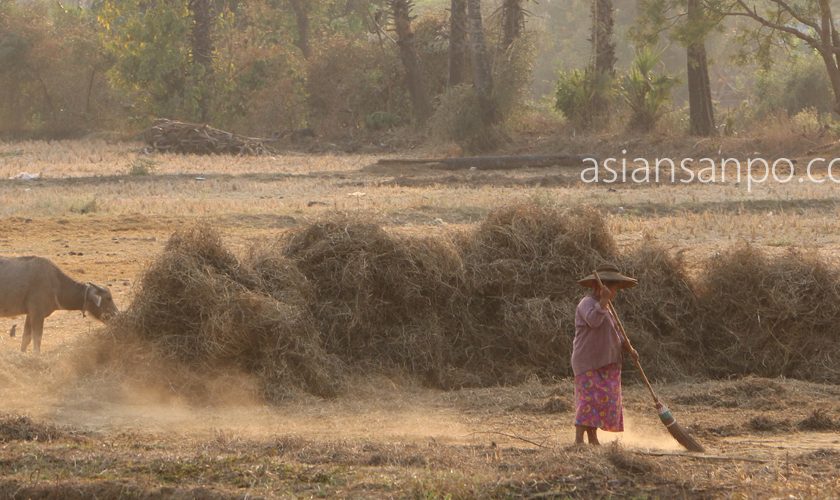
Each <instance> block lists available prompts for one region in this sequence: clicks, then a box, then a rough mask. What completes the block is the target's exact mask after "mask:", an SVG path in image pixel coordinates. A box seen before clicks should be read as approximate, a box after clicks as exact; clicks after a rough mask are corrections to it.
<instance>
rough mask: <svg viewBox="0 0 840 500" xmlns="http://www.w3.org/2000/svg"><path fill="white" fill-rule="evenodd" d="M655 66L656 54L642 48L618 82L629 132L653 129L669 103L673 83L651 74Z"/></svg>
mask: <svg viewBox="0 0 840 500" xmlns="http://www.w3.org/2000/svg"><path fill="white" fill-rule="evenodd" d="M658 64H659V54H657V53H656V52H654V51H653V49H651V48H650V47H644V48H642V49H640V50H639V51H638V52H637V53H636V58H635V59H634V60H633V65H632V66H631V67H630V70H629V71H628V72H627V74H626V75H624V77H623V78H622V79H621V95H622V97H623V98H624V100H625V102H626V103H627V105H628V106H629V107H630V112H631V116H630V122H629V123H628V127H629V128H630V129H631V130H637V131H640V132H647V131H650V130H651V129H653V127H654V126H655V125H656V122H657V120H659V118H660V117H661V116H662V113H663V112H664V111H665V105H666V104H667V103H668V102H669V101H670V99H671V89H673V88H674V85H676V84H677V79H676V78H674V77H672V76H669V75H657V74H655V73H654V69H655V68H656V66H657V65H658Z"/></svg>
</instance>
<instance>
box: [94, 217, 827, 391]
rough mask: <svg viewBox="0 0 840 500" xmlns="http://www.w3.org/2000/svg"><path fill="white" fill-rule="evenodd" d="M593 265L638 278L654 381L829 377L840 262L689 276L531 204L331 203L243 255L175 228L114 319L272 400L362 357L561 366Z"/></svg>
mask: <svg viewBox="0 0 840 500" xmlns="http://www.w3.org/2000/svg"><path fill="white" fill-rule="evenodd" d="M604 261H612V262H618V263H619V265H620V266H621V267H622V268H623V269H625V270H626V271H627V272H628V273H629V274H632V275H634V276H636V277H637V278H638V279H639V282H640V284H639V286H638V287H636V288H634V289H631V290H629V291H626V292H624V293H623V294H622V295H621V296H620V300H619V302H618V303H617V308H618V310H619V311H620V312H621V314H622V316H623V319H624V322H625V324H626V327H627V329H628V333H629V334H630V335H631V336H632V338H633V341H634V344H635V345H636V347H637V349H638V350H639V352H640V353H641V355H642V360H643V363H644V365H645V367H646V369H647V370H648V372H649V375H651V376H652V377H653V378H656V379H679V378H685V377H690V376H709V375H712V376H726V375H730V374H732V373H737V374H746V373H755V374H758V375H763V376H777V375H787V376H792V377H801V378H806V379H812V380H827V381H834V382H838V381H840V372H838V369H837V368H836V360H837V359H838V357H840V351H839V350H838V349H840V348H838V343H837V333H836V331H837V330H836V329H835V327H834V318H836V317H837V315H838V308H840V305H838V304H840V300H838V299H840V276H838V273H837V271H836V270H833V269H830V268H829V267H827V266H826V265H825V264H824V263H822V262H821V261H820V260H819V259H818V258H817V257H816V256H813V255H801V254H799V253H795V252H794V253H791V254H789V255H787V256H785V257H784V258H778V259H771V258H769V257H767V256H765V255H764V254H762V253H761V252H759V251H758V250H756V249H755V248H752V247H748V246H745V247H738V248H734V249H732V250H731V251H730V252H727V253H725V254H723V255H720V256H718V257H717V258H715V259H714V260H712V261H710V262H709V264H708V266H706V269H707V272H706V273H705V274H704V275H703V276H702V277H701V278H700V279H699V281H698V282H697V283H692V282H691V280H689V278H688V277H687V275H686V273H685V270H684V265H683V263H682V261H681V260H680V259H679V258H677V257H675V256H673V255H671V253H669V252H668V251H666V250H665V249H663V248H661V247H659V246H658V245H657V244H656V243H655V242H652V241H645V242H644V243H643V244H642V245H640V246H639V247H638V248H636V249H635V250H634V251H631V252H627V253H624V254H620V253H619V252H618V251H617V249H616V245H615V243H614V241H613V239H612V238H611V236H610V234H609V232H608V230H607V227H606V224H605V221H604V220H603V218H602V217H601V216H600V215H599V214H598V213H597V212H594V211H591V210H574V211H566V210H562V209H559V208H555V207H550V206H547V205H542V204H534V203H526V204H521V205H516V206H512V207H507V208H502V209H500V210H498V211H496V212H494V213H492V214H490V216H489V217H488V218H487V219H486V220H485V221H484V222H483V223H481V224H480V225H479V226H478V227H477V228H476V229H475V230H474V231H472V232H468V233H453V234H451V235H449V236H447V237H437V238H427V237H406V236H397V235H393V234H391V233H389V232H387V231H385V230H384V229H382V227H380V226H378V225H376V224H373V223H370V222H369V221H365V220H360V219H357V218H348V217H346V216H333V217H330V218H327V219H325V220H323V221H321V222H318V223H315V224H312V225H309V226H306V227H303V228H300V229H298V230H295V231H293V232H291V233H289V234H287V235H284V236H282V237H281V238H280V239H279V240H278V241H277V242H275V243H274V244H273V245H267V246H262V247H255V248H252V249H251V251H250V252H248V254H247V255H245V256H243V257H241V258H240V257H237V256H235V255H233V254H232V253H231V252H230V251H229V250H227V249H226V248H225V246H224V245H223V243H222V241H221V238H220V237H219V235H218V234H217V233H215V232H214V231H213V230H211V229H208V228H196V229H191V230H187V231H182V232H178V233H176V234H175V235H173V236H172V238H171V240H170V241H169V243H168V245H167V246H166V249H165V250H164V252H163V253H162V254H161V255H160V256H159V257H158V258H157V259H156V261H155V262H154V263H152V265H151V266H150V267H149V269H148V270H147V271H146V273H145V275H144V276H143V279H142V281H141V283H140V286H139V288H138V290H137V292H136V295H135V298H134V301H133V302H132V304H131V305H130V307H129V308H128V310H127V312H126V313H125V314H124V315H122V317H121V318H120V320H119V321H117V322H116V323H114V324H112V325H111V326H110V328H111V331H112V334H113V335H112V336H113V337H115V338H120V337H124V336H126V335H128V336H130V337H132V338H134V339H140V340H141V341H142V342H147V343H151V344H152V345H153V346H154V347H155V349H154V352H155V353H156V355H157V356H162V357H165V358H167V359H168V361H170V362H172V363H176V364H178V365H179V366H182V367H187V368H189V369H190V370H191V371H193V372H197V373H209V374H214V373H223V372H225V371H226V370H235V371H237V372H243V373H247V374H249V375H253V376H255V377H256V379H257V380H259V382H260V386H261V387H262V392H263V394H264V396H266V397H267V398H268V399H270V400H273V399H278V398H282V397H284V396H286V395H288V394H289V393H291V392H294V391H299V390H303V391H306V392H310V393H313V394H317V395H322V396H329V395H332V394H335V393H336V392H338V391H340V390H341V387H342V385H343V383H344V382H343V381H344V380H345V379H346V377H347V375H348V374H351V373H369V372H371V371H375V372H378V373H389V374H393V373H408V374H411V375H412V376H415V377H419V378H420V379H421V380H423V381H424V382H425V383H427V384H430V385H433V386H437V387H444V388H452V387H460V386H468V385H493V384H499V383H509V382H517V381H520V380H522V379H523V378H524V377H527V376H531V375H533V374H537V375H539V376H544V377H563V376H568V375H570V373H571V370H570V366H569V357H570V352H571V343H572V339H573V336H574V309H575V305H576V303H577V301H578V300H580V298H581V296H582V295H583V293H584V292H585V290H584V289H582V288H581V287H580V286H579V285H577V283H576V281H577V279H578V278H579V277H581V276H583V275H585V274H586V273H588V272H590V271H591V270H592V269H593V268H594V267H595V266H597V265H598V264H600V263H602V262H604Z"/></svg>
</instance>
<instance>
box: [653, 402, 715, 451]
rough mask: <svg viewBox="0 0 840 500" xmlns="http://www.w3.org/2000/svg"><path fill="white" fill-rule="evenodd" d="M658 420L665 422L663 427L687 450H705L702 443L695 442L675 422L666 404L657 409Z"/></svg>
mask: <svg viewBox="0 0 840 500" xmlns="http://www.w3.org/2000/svg"><path fill="white" fill-rule="evenodd" d="M659 420H661V421H662V423H663V424H665V428H666V429H668V432H670V433H671V436H672V437H673V438H674V439H676V440H677V442H678V443H680V444H681V445H683V447H684V448H685V449H686V450H688V451H696V452H704V451H706V449H705V448H703V445H701V444H700V443H698V442H697V440H696V439H694V438H693V437H691V434H689V433H688V432H687V431H686V430H685V429H683V428H682V427H680V424H678V423H677V419H676V418H674V416H673V415H672V414H671V410H669V409H668V407H667V406H664V405H663V406H662V408H661V409H660V410H659Z"/></svg>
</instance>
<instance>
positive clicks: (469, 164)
mask: <svg viewBox="0 0 840 500" xmlns="http://www.w3.org/2000/svg"><path fill="white" fill-rule="evenodd" d="M586 158H594V157H593V156H592V155H516V156H467V157H458V158H411V159H406V158H396V159H382V160H379V161H377V162H376V163H377V165H383V166H389V165H390V166H399V165H425V166H428V167H431V168H439V169H442V170H468V169H476V170H514V169H518V168H546V167H580V166H583V165H584V159H586ZM596 161H597V160H596Z"/></svg>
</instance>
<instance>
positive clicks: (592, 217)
mask: <svg viewBox="0 0 840 500" xmlns="http://www.w3.org/2000/svg"><path fill="white" fill-rule="evenodd" d="M462 252H463V254H464V265H465V267H466V271H467V285H468V290H469V296H470V299H471V300H470V309H469V313H470V315H471V317H470V324H471V326H472V329H471V331H470V336H469V337H468V339H467V342H466V344H467V345H466V346H465V348H466V349H468V350H469V352H468V354H470V355H471V356H470V357H469V358H468V359H467V362H468V363H469V364H470V365H471V366H474V370H478V371H480V372H482V373H485V374H486V375H487V378H489V379H491V380H496V381H497V382H498V381H511V382H512V381H515V380H514V379H515V378H517V374H521V373H523V370H522V368H523V367H525V368H526V370H524V373H528V372H532V371H536V372H537V373H538V374H541V375H553V376H556V375H563V376H565V375H567V374H569V373H570V366H569V356H570V353H571V342H572V339H573V338H574V311H575V306H576V304H577V302H578V301H579V300H580V297H581V296H582V294H583V292H584V290H583V289H582V288H581V287H580V286H579V285H578V284H577V280H578V279H579V278H580V277H581V276H583V275H584V274H586V273H588V272H590V271H591V270H592V269H594V268H595V266H596V265H597V264H599V263H601V262H603V261H604V260H613V259H614V258H615V257H616V253H617V252H616V247H615V242H614V241H613V239H612V237H611V236H610V234H609V231H608V229H607V227H606V224H605V223H604V220H603V219H602V218H601V216H600V215H599V214H598V213H597V212H596V211H594V210H577V211H563V210H561V209H559V208H555V207H551V206H548V205H543V204H537V203H531V202H529V203H523V204H519V205H514V206H511V207H506V208H502V209H499V210H497V211H495V212H493V213H491V214H490V215H489V216H488V217H487V219H486V220H485V221H484V222H483V223H482V224H481V225H480V226H479V227H478V229H477V230H476V232H475V233H474V234H473V235H472V237H471V238H469V239H468V240H467V241H466V242H465V243H464V248H463V249H462Z"/></svg>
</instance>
